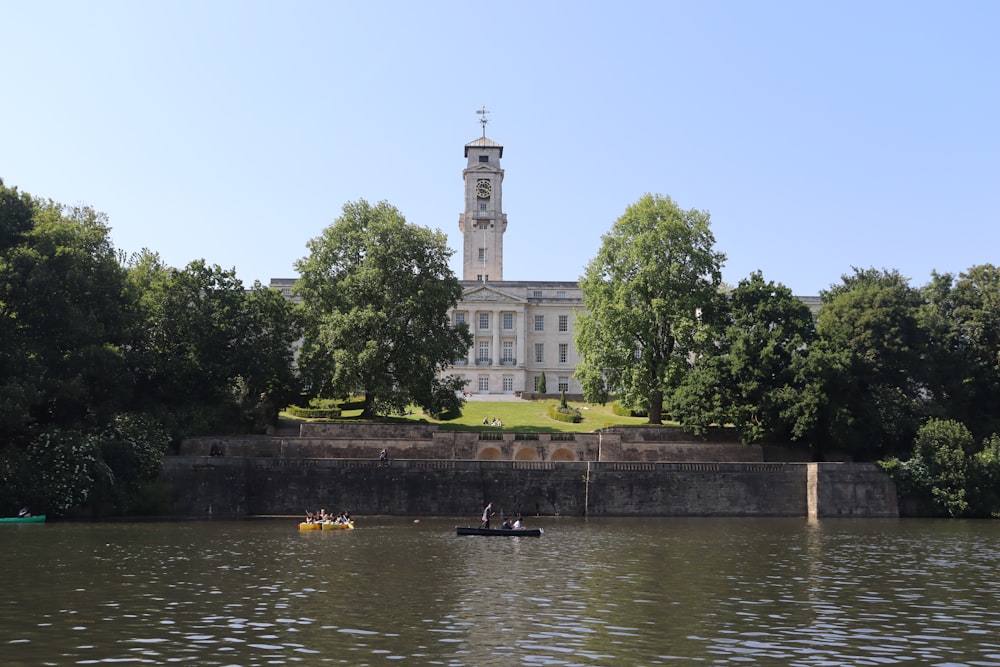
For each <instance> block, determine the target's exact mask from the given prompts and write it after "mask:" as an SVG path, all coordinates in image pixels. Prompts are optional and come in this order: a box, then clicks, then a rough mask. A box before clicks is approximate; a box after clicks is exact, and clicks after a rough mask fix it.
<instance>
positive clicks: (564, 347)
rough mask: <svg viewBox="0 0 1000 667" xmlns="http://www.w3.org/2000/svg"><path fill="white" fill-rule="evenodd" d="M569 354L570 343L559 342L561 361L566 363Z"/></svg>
mask: <svg viewBox="0 0 1000 667" xmlns="http://www.w3.org/2000/svg"><path fill="white" fill-rule="evenodd" d="M567 356H569V345H568V344H567V343H559V363H560V364H565V363H566V357H567Z"/></svg>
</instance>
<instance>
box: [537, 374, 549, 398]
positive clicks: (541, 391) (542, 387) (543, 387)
mask: <svg viewBox="0 0 1000 667" xmlns="http://www.w3.org/2000/svg"><path fill="white" fill-rule="evenodd" d="M547 390H548V385H547V384H546V383H545V371H542V375H541V376H540V377H539V378H538V393H539V394H544V393H546V391H547Z"/></svg>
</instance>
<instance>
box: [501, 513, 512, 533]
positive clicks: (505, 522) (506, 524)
mask: <svg viewBox="0 0 1000 667" xmlns="http://www.w3.org/2000/svg"><path fill="white" fill-rule="evenodd" d="M500 527H501V528H503V529H504V530H511V529H512V528H513V527H514V524H512V523H511V522H510V517H509V516H505V517H504V518H503V523H502V524H500Z"/></svg>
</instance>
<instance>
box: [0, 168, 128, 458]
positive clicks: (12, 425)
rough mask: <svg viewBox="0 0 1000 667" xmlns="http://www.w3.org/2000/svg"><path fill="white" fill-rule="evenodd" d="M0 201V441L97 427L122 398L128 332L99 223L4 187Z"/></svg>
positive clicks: (86, 211)
mask: <svg viewBox="0 0 1000 667" xmlns="http://www.w3.org/2000/svg"><path fill="white" fill-rule="evenodd" d="M0 203H2V206H3V212H2V213H0V218H2V225H3V227H4V231H3V232H0V237H2V238H3V239H4V241H3V242H4V243H5V244H6V247H4V248H0V332H2V333H3V336H4V339H3V345H4V353H3V355H0V358H2V359H3V360H2V361H0V441H7V442H18V441H20V442H22V444H23V443H24V442H25V441H26V440H24V439H31V438H32V437H34V434H35V433H37V432H38V431H39V429H41V430H44V429H45V428H46V427H47V426H49V425H53V426H59V427H62V428H66V429H73V428H76V427H77V426H82V427H85V428H94V427H97V426H99V425H101V424H104V423H106V422H107V421H108V420H109V419H110V418H111V417H112V415H114V414H115V413H117V412H118V411H119V410H120V409H121V406H122V405H123V404H124V403H125V402H126V401H127V400H128V396H129V393H130V389H131V388H130V384H129V382H128V381H124V382H123V377H125V378H127V377H128V374H127V373H126V364H125V359H124V353H123V349H124V348H125V347H126V345H127V344H128V343H129V340H130V335H131V328H132V319H131V304H130V302H129V300H128V296H127V294H126V292H125V273H124V271H123V270H122V268H121V266H120V264H119V262H118V257H117V254H116V252H115V250H114V248H113V247H112V245H111V242H110V240H109V238H108V231H109V230H108V226H107V220H106V217H105V216H104V215H103V214H100V213H97V212H95V211H94V210H93V209H90V208H88V207H75V208H66V207H63V206H61V205H59V204H56V203H54V202H44V201H40V200H35V199H32V198H30V197H26V196H17V194H16V191H12V190H8V189H4V188H2V187H0ZM29 214H30V225H29V224H28V221H27V220H26V216H28V215H29Z"/></svg>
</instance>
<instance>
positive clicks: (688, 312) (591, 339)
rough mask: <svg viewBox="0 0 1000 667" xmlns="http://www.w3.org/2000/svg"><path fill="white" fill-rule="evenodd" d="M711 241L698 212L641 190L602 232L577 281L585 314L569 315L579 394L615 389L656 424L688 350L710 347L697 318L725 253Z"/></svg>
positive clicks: (708, 303) (594, 397) (712, 296)
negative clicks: (573, 332)
mask: <svg viewBox="0 0 1000 667" xmlns="http://www.w3.org/2000/svg"><path fill="white" fill-rule="evenodd" d="M714 245H715V237H714V236H713V235H712V232H711V229H710V219H709V214H708V213H707V212H704V211H697V210H695V209H690V210H683V209H681V208H680V207H679V206H677V204H676V203H674V201H673V200H672V199H670V197H665V196H661V195H650V194H647V195H645V196H643V197H642V198H641V199H639V201H637V202H636V203H635V204H632V205H631V206H629V207H628V208H627V209H626V210H625V213H624V215H622V216H621V217H620V218H619V219H618V220H617V221H616V222H615V224H614V225H613V227H612V229H611V231H610V232H608V233H607V234H605V235H604V236H603V238H602V244H601V248H600V250H599V251H598V254H597V256H596V257H595V258H594V259H592V260H591V261H590V263H588V265H587V267H586V269H585V272H584V275H583V277H582V278H581V280H580V288H581V290H582V292H583V300H584V304H585V305H586V306H587V309H588V312H586V313H582V314H580V315H579V316H578V319H577V338H576V344H577V349H578V350H579V351H580V355H581V359H582V360H581V363H580V364H579V365H578V366H577V369H576V376H577V378H579V380H580V383H581V385H582V387H583V392H584V396H585V397H586V398H587V400H590V401H598V402H605V401H606V400H607V399H608V392H609V389H614V390H615V391H617V392H619V398H620V401H621V403H622V404H623V405H625V406H628V407H633V408H648V411H649V421H650V423H653V424H659V423H662V412H663V398H664V396H665V395H668V394H670V393H671V392H672V391H673V390H674V389H675V388H676V387H677V386H678V385H679V384H680V383H681V381H682V380H683V378H684V376H685V375H686V374H687V372H688V369H689V359H690V355H692V354H695V353H697V352H699V351H700V350H701V349H702V348H703V346H705V345H709V344H711V341H710V338H708V337H706V336H705V335H704V331H703V327H702V325H701V324H700V319H701V318H702V317H703V316H704V315H705V314H706V312H708V311H710V310H711V309H712V308H714V307H715V304H716V301H717V299H718V288H719V285H720V283H721V281H722V277H721V266H722V263H723V262H724V261H725V255H724V254H722V253H720V252H716V251H715V250H714Z"/></svg>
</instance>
